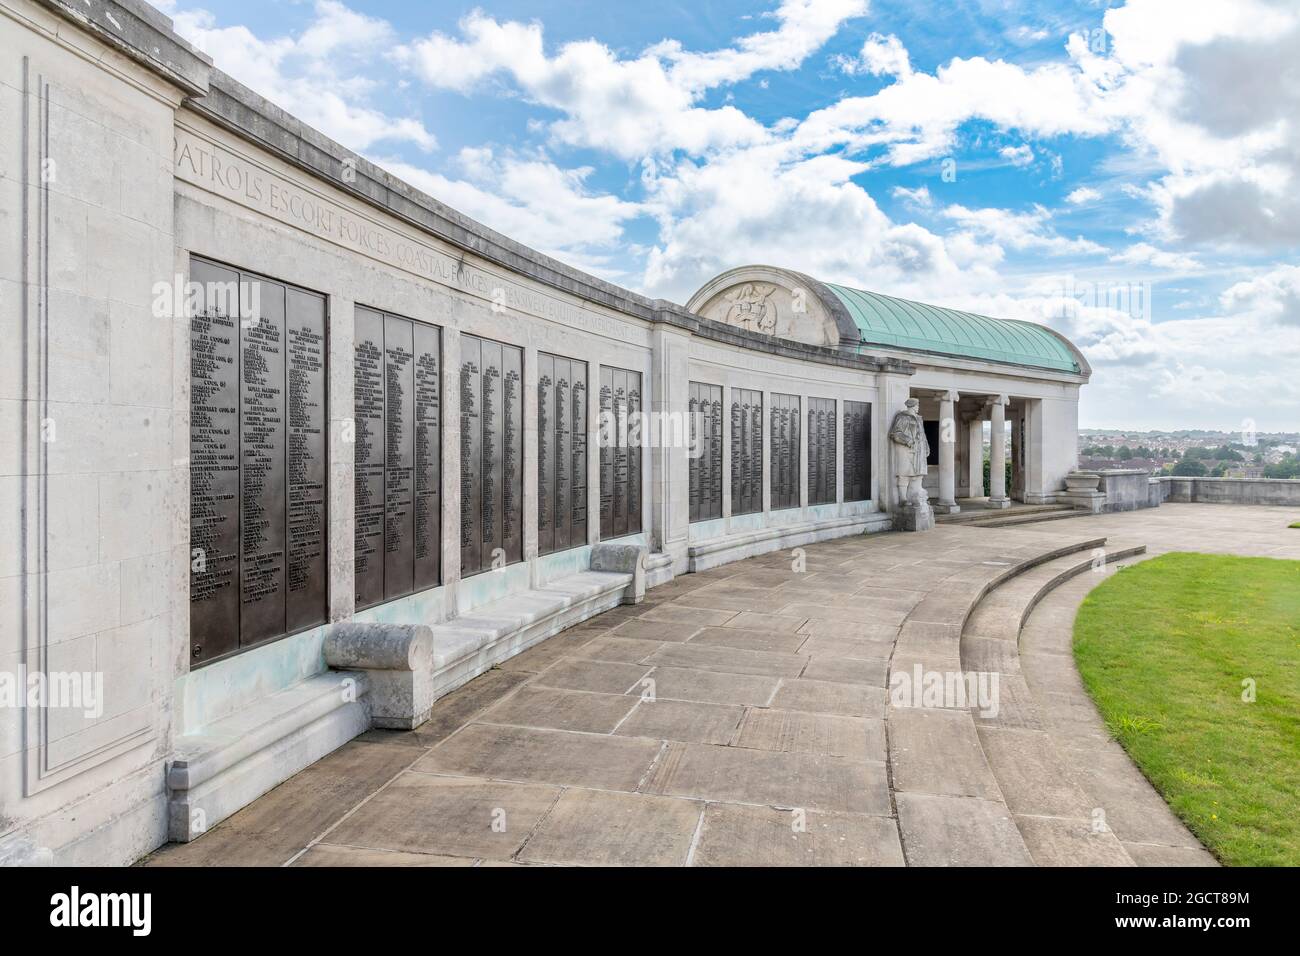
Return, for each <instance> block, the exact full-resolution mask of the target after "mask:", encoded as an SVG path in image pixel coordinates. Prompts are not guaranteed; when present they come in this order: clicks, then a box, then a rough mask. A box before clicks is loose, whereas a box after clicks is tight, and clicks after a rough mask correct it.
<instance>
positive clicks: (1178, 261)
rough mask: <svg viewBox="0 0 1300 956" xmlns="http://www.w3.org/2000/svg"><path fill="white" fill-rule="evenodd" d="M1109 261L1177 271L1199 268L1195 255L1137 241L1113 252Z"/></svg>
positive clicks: (1190, 270) (1191, 270) (1193, 270)
mask: <svg viewBox="0 0 1300 956" xmlns="http://www.w3.org/2000/svg"><path fill="white" fill-rule="evenodd" d="M1110 261H1111V262H1123V263H1127V264H1129V265H1148V266H1154V267H1155V268H1157V269H1170V270H1174V271H1178V272H1195V271H1197V270H1199V269H1200V268H1201V264H1200V263H1199V262H1197V261H1196V257H1195V256H1189V255H1185V254H1183V253H1179V252H1169V251H1167V250H1164V249H1157V248H1156V247H1155V246H1153V245H1151V244H1150V243H1149V242H1139V243H1135V244H1134V245H1131V246H1129V247H1128V248H1126V249H1122V250H1121V251H1119V252H1116V253H1113V254H1112V255H1111V257H1110Z"/></svg>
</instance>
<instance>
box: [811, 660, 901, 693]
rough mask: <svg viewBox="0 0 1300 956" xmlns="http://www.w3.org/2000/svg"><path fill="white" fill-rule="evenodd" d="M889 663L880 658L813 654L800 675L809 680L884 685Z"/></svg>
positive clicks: (886, 679) (886, 680)
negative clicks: (864, 658) (868, 658)
mask: <svg viewBox="0 0 1300 956" xmlns="http://www.w3.org/2000/svg"><path fill="white" fill-rule="evenodd" d="M888 671H889V664H888V662H887V661H882V660H860V659H858V658H852V657H829V656H825V655H820V654H819V655H814V656H813V657H812V658H811V659H810V660H809V661H808V665H807V666H806V667H805V668H804V670H803V674H802V676H803V677H805V678H807V679H809V680H829V681H839V682H841V683H845V684H868V685H870V686H872V687H884V686H885V684H886V683H887V682H888V676H889V675H888Z"/></svg>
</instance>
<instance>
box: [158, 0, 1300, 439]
mask: <svg viewBox="0 0 1300 956" xmlns="http://www.w3.org/2000/svg"><path fill="white" fill-rule="evenodd" d="M159 6H160V7H162V9H164V11H165V12H167V13H168V14H169V15H171V16H172V17H173V18H174V19H175V21H176V25H177V29H178V30H179V31H180V32H182V33H183V34H184V35H186V36H188V37H189V38H190V39H191V40H192V41H193V42H194V43H195V44H196V45H198V46H200V47H201V48H203V49H204V50H206V51H207V52H208V53H210V54H211V55H212V56H213V57H214V59H215V61H216V65H217V66H218V67H220V68H221V69H224V70H225V71H226V72H228V73H230V74H232V75H233V76H235V77H236V78H237V79H239V80H241V81H242V82H244V83H246V84H248V85H249V86H251V87H253V88H254V89H256V90H257V91H258V92H260V93H262V94H263V95H265V96H267V97H268V98H270V99H271V100H273V101H275V102H277V103H278V104H280V105H281V106H283V107H285V108H286V109H288V110H290V111H291V112H293V113H295V114H296V115H298V116H300V117H301V118H303V119H304V120H306V121H307V122H309V123H311V124H312V125H314V126H316V127H318V128H319V129H321V130H322V131H323V132H325V133H326V134H328V135H330V136H332V137H334V138H335V139H337V140H339V141H340V142H342V143H343V144H344V145H346V146H348V147H350V148H352V149H355V150H357V151H358V152H360V153H362V154H363V155H365V156H367V157H368V158H370V159H372V160H374V161H376V162H378V163H380V164H382V165H384V166H386V167H387V168H389V169H390V170H392V171H393V172H395V173H396V174H398V175H399V176H402V177H403V178H406V179H408V180H409V181H411V182H412V183H413V184H414V185H416V186H418V187H420V188H422V189H425V190H426V191H428V192H429V193H431V194H432V195H434V196H436V197H437V198H439V199H441V200H442V201H444V202H447V203H448V204H450V205H452V206H454V207H456V208H458V209H460V210H462V211H463V212H465V213H467V214H469V215H471V216H474V217H475V218H477V219H479V220H481V221H483V222H485V223H487V224H488V225H491V226H493V227H494V228H497V229H500V230H501V231H503V232H505V233H507V234H509V235H511V236H513V237H514V238H517V239H519V240H521V241H523V242H527V243H529V244H530V245H533V246H534V247H536V248H539V249H542V250H543V251H545V252H547V253H549V254H552V255H554V256H556V257H558V258H560V259H563V260H565V261H567V262H570V263H572V264H573V265H575V266H578V267H579V268H583V269H586V270H588V271H591V272H593V273H596V274H598V275H601V276H603V277H605V278H608V279H610V280H612V281H615V282H618V283H620V284H622V285H625V286H627V287H629V288H633V289H636V290H638V291H641V292H645V293H647V294H650V295H656V296H663V297H665V298H669V299H673V300H675V301H678V302H685V301H686V300H687V298H689V296H690V294H691V292H692V291H694V289H696V288H698V287H699V286H700V285H701V284H702V283H703V282H704V281H705V280H706V279H708V278H709V277H710V276H711V275H713V274H716V273H717V272H719V271H722V270H723V269H727V268H731V267H734V266H737V265H742V264H745V263H748V262H768V263H772V264H776V265H782V266H788V267H791V268H795V269H799V270H802V271H806V272H809V273H811V274H813V275H816V276H818V277H820V278H823V279H827V280H831V281H838V282H843V283H846V284H849V285H856V286H859V287H863V288H869V289H874V290H878V291H881V292H886V293H891V294H894V295H902V296H907V297H912V298H917V299H922V300H926V301H931V302H936V303H940V304H945V305H951V306H955V307H959V308H966V309H970V310H972V311H979V312H984V313H986V314H990V315H995V316H1002V317H1008V318H1021V319H1028V320H1030V321H1037V322H1043V323H1046V324H1050V325H1053V326H1054V327H1056V328H1058V329H1060V330H1061V331H1063V332H1065V333H1066V334H1067V335H1069V336H1071V338H1072V339H1073V340H1074V341H1075V342H1076V343H1078V344H1079V345H1080V347H1081V348H1082V349H1083V350H1084V352H1085V354H1087V356H1088V357H1089V360H1090V361H1091V363H1092V365H1093V367H1094V377H1093V383H1092V385H1091V386H1089V387H1088V388H1086V389H1085V390H1084V398H1083V402H1082V406H1081V424H1082V425H1083V426H1084V427H1090V426H1091V427H1143V428H1145V427H1151V428H1156V427H1160V428H1166V427H1168V428H1176V427H1217V428H1224V429H1239V428H1243V427H1249V424H1250V423H1253V425H1254V427H1256V428H1258V429H1261V430H1265V431H1267V430H1281V429H1286V430H1295V429H1300V265H1297V263H1300V257H1298V255H1297V253H1298V252H1300V7H1298V6H1297V5H1296V4H1295V3H1294V2H1287V0H1199V2H1193V0H1179V2H1175V0H1128V2H1126V3H1112V4H1109V5H1108V4H1106V3H1097V2H1091V0H1066V2H1058V3H1042V2H1035V3H1029V2H1025V3H1021V2H1016V0H965V2H961V0H958V2H954V3H945V4H929V3H925V4H922V3H904V2H899V0H874V2H868V0H768V2H750V3H742V2H694V3H682V2H677V0H670V2H660V3H635V4H633V3H610V2H603V3H601V2H588V0H577V2H566V3H556V4H545V3H521V2H491V0H488V2H482V3H479V4H472V3H462V2H458V0H451V2H442V3H437V4H427V5H411V4H408V3H398V2H368V0H367V2H362V0H351V2H342V0H260V2H257V3H252V2H247V0H197V2H193V3H191V2H188V0H171V2H167V3H160V4H159Z"/></svg>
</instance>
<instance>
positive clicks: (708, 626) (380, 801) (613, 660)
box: [148, 505, 1300, 866]
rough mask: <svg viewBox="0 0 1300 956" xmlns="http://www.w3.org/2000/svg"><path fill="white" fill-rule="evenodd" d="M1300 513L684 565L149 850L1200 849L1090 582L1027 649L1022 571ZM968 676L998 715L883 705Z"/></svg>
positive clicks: (744, 858) (1065, 595) (598, 859)
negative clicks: (1102, 651)
mask: <svg viewBox="0 0 1300 956" xmlns="http://www.w3.org/2000/svg"><path fill="white" fill-rule="evenodd" d="M1298 516H1300V515H1294V514H1289V513H1288V512H1287V511H1285V510H1284V509H1269V508H1245V507H1228V506H1209V505H1181V506H1180V505H1166V506H1164V507H1162V508H1161V509H1159V510H1158V511H1152V512H1138V513H1135V514H1127V515H1114V516H1105V517H1095V518H1093V517H1089V518H1079V519H1070V520H1066V521H1056V522H1051V523H1045V524H1041V525H1028V526H1024V527H1018V528H1007V529H988V528H984V529H981V528H973V527H972V528H967V527H961V526H941V527H938V528H936V529H934V531H932V532H929V533H926V534H922V535H899V534H887V535H875V536H869V537H855V538H846V539H840V540H838V541H833V542H827V543H824V544H820V545H813V546H809V547H808V548H806V549H804V551H805V560H806V563H805V565H804V566H803V567H802V568H796V567H795V566H793V562H792V556H791V555H790V554H789V553H787V552H780V553H774V554H771V555H767V556H764V557H761V558H755V559H751V560H749V561H745V562H740V563H737V564H734V565H729V566H726V567H723V568H719V569H716V570H713V571H710V572H705V573H702V574H694V575H686V576H683V577H680V578H678V579H676V580H675V581H673V582H671V583H670V584H667V585H664V586H662V587H659V588H655V589H654V590H653V591H651V592H650V594H649V595H648V596H647V600H646V602H645V603H644V604H642V605H638V606H636V607H624V608H618V609H616V610H613V611H610V612H608V613H606V614H604V615H601V616H600V617H598V618H595V619H593V620H591V621H589V622H587V623H585V624H583V625H581V626H579V627H577V628H574V629H572V630H569V631H566V632H564V633H563V634H560V635H557V636H556V637H554V638H551V639H550V640H548V641H545V642H544V643H542V644H541V645H538V646H537V647H535V648H533V649H531V650H529V651H527V652H525V653H524V654H522V655H519V656H518V657H516V658H514V659H512V660H510V661H508V662H507V663H506V664H504V665H503V666H502V667H500V668H499V669H495V670H492V671H490V672H488V673H487V674H484V675H483V676H481V677H480V678H478V679H476V680H475V681H472V682H471V683H470V684H468V685H466V686H465V687H463V688H461V689H460V690H458V691H456V692H455V693H453V694H451V695H449V696H448V697H446V698H444V699H443V700H442V701H440V702H439V703H438V704H437V705H436V707H435V709H434V713H433V716H432V718H431V719H430V720H429V721H428V722H427V723H426V724H424V725H423V726H422V727H420V728H418V729H417V730H414V731H411V732H397V731H371V732H369V733H367V734H365V735H363V736H362V737H360V738H358V739H357V740H355V741H353V742H352V743H350V744H348V745H346V746H344V747H343V748H341V749H340V750H338V751H336V752H335V753H334V754H331V755H330V756H329V757H327V758H325V759H324V760H322V761H320V762H319V763H317V764H315V765H314V766H312V767H310V768H308V769H307V770H305V771H303V772H302V773H300V774H298V775H297V776H295V777H294V778H292V779H291V780H289V781H287V782H286V783H285V784H283V785H281V786H280V787H278V788H277V789H275V790H274V791H272V792H271V793H269V794H267V795H266V796H264V797H262V798H261V799H260V800H258V801H256V802H255V803H254V804H252V805H251V806H249V807H247V808H246V809H244V810H243V811H241V812H240V813H238V814H236V815H235V816H233V817H232V818H231V819H229V820H228V821H226V822H225V823H223V824H221V825H220V826H218V827H217V828H215V829H214V830H213V832H211V833H209V834H207V835H206V836H204V837H202V838H201V839H199V840H197V841H195V842H194V843H191V844H188V845H184V846H170V847H167V848H164V849H163V850H161V851H159V852H158V853H156V854H154V855H153V856H152V857H151V858H150V859H149V861H148V862H149V863H151V864H154V865H212V864H254V865H257V864H260V865H279V864H284V863H292V864H295V865H332V864H352V865H364V864H378V865H384V864H387V865H448V866H471V865H501V864H634V865H649V864H659V865H683V864H690V865H697V866H698V865H718V864H732V865H773V864H805V865H874V866H882V865H901V864H904V863H906V864H911V865H936V864H937V865H943V864H963V863H1007V864H1032V863H1049V862H1090V863H1113V864H1128V863H1130V862H1132V861H1136V862H1139V863H1171V862H1208V860H1207V857H1208V855H1207V854H1205V853H1204V851H1203V850H1200V849H1199V848H1198V847H1197V846H1196V845H1195V841H1194V840H1192V839H1191V838H1190V836H1189V835H1188V834H1186V831H1185V830H1183V829H1182V827H1181V825H1180V824H1178V823H1177V821H1176V820H1173V818H1172V815H1170V814H1169V812H1168V810H1167V808H1165V806H1164V804H1163V803H1162V802H1161V801H1160V800H1159V798H1158V797H1157V796H1155V794H1154V792H1153V791H1151V790H1150V787H1149V786H1148V785H1147V784H1146V781H1145V780H1144V779H1143V778H1142V777H1141V775H1140V774H1138V773H1137V771H1136V769H1135V768H1133V766H1132V764H1131V763H1129V762H1128V758H1127V757H1126V756H1125V755H1124V754H1123V752H1122V751H1119V750H1118V748H1116V747H1115V745H1114V744H1113V743H1111V742H1110V741H1108V740H1107V739H1105V737H1104V731H1102V730H1100V729H1099V726H1100V725H1099V723H1097V718H1096V713H1095V711H1094V710H1093V709H1092V705H1091V703H1090V701H1088V700H1087V698H1086V696H1082V695H1083V691H1082V688H1081V686H1078V678H1077V676H1076V675H1074V674H1073V665H1072V661H1071V660H1070V658H1069V656H1068V641H1069V628H1070V624H1071V622H1072V620H1073V606H1074V605H1073V604H1072V603H1071V602H1074V603H1075V604H1077V601H1078V600H1079V599H1081V595H1082V594H1083V593H1085V592H1086V590H1087V589H1088V588H1090V587H1091V586H1093V585H1095V583H1096V582H1097V580H1099V579H1100V576H1099V575H1093V574H1091V573H1085V574H1083V575H1080V576H1079V577H1076V578H1074V579H1072V581H1071V582H1069V583H1068V584H1065V585H1064V586H1062V587H1061V588H1058V589H1056V590H1054V591H1051V592H1049V593H1048V594H1047V597H1046V598H1045V599H1044V600H1043V601H1042V603H1041V604H1039V605H1038V607H1037V608H1036V609H1035V610H1034V612H1033V614H1032V615H1029V617H1028V620H1027V623H1026V629H1025V632H1024V637H1023V639H1022V640H1021V641H1017V640H1016V638H1015V637H1012V638H1011V639H1010V641H1009V643H1008V641H1007V638H1006V634H1007V628H1008V627H1009V626H1010V624H1009V622H1011V621H1012V620H1013V619H1014V621H1015V630H1016V632H1017V633H1018V632H1019V622H1020V619H1021V617H1022V616H1023V615H1024V613H1025V612H1026V611H1027V610H1028V608H1027V607H1026V606H1024V601H1025V600H1026V599H1028V598H1032V597H1034V596H1036V595H1037V593H1038V591H1037V590H1036V589H1035V588H1034V587H1033V586H1032V582H1035V581H1036V582H1037V583H1038V584H1039V585H1041V584H1043V582H1045V581H1047V580H1048V579H1049V578H1050V577H1051V576H1052V574H1053V573H1058V572H1059V571H1060V569H1064V568H1070V567H1077V566H1078V565H1079V562H1081V561H1083V562H1087V561H1088V560H1090V558H1091V555H1092V546H1093V545H1094V544H1095V543H1096V539H1097V538H1099V537H1104V536H1109V537H1110V538H1111V541H1110V542H1108V544H1107V547H1108V548H1112V549H1113V548H1116V547H1119V546H1120V545H1121V543H1122V544H1124V545H1127V544H1130V543H1134V542H1136V543H1145V544H1146V545H1147V546H1148V548H1149V550H1150V551H1151V552H1158V551H1161V550H1169V549H1175V548H1178V549H1186V550H1193V549H1194V550H1215V551H1233V552H1238V553H1248V554H1266V555H1271V556H1275V557H1289V558H1300V531H1288V530H1286V529H1285V528H1284V525H1285V524H1286V523H1287V522H1288V521H1290V520H1294V519H1295V518H1296V517H1298ZM1066 552H1069V553H1066ZM1056 555H1059V556H1056ZM1043 559H1046V563H1039V564H1038V566H1037V569H1036V570H1034V569H1029V570H1025V567H1024V566H1025V565H1027V564H1030V563H1033V562H1042V561H1043ZM1020 570H1024V573H1023V574H1018V575H1016V576H1015V577H1007V576H1008V575H1009V574H1010V573H1011V572H1012V571H1020ZM1033 575H1036V576H1037V577H1031V576H1033ZM1004 579H1005V580H1004ZM1027 582H1031V583H1027ZM999 585H1000V586H999ZM990 588H994V589H993V590H990ZM972 612H973V613H972ZM968 616H969V618H968ZM999 642H1001V643H999ZM975 665H978V667H979V668H980V669H984V670H988V671H995V672H998V673H999V675H1000V677H1001V678H1002V685H1001V705H1000V711H999V715H998V717H997V718H994V719H991V720H990V719H986V718H983V717H975V716H973V715H972V712H971V711H970V710H969V709H968V708H963V707H952V708H948V709H932V708H928V707H926V708H900V707H893V706H888V699H887V698H888V695H887V692H886V690H885V688H886V687H887V686H888V678H889V674H890V671H891V668H892V670H894V671H906V672H909V673H911V672H912V671H913V670H914V669H915V668H916V667H917V666H920V667H922V669H923V670H926V671H929V670H934V671H939V672H944V673H947V672H956V671H958V670H960V669H961V668H962V667H965V668H966V669H968V670H970V669H975ZM1071 678H1072V679H1073V682H1074V684H1073V686H1072V685H1071V684H1070V679H1071ZM1071 692H1073V696H1072V695H1071ZM1099 807H1100V808H1102V810H1103V811H1104V812H1103V819H1104V820H1105V821H1106V822H1107V823H1108V827H1107V828H1103V829H1102V830H1100V831H1098V830H1097V829H1096V828H1095V827H1093V826H1092V825H1091V824H1092V821H1093V820H1095V819H1096V814H1095V811H1096V810H1097V808H1099ZM1171 821H1172V826H1171V825H1170V822H1171Z"/></svg>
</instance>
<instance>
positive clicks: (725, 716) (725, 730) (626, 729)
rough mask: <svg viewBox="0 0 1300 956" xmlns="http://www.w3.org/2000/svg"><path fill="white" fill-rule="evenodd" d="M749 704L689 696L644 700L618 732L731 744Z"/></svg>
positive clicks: (629, 735) (628, 734)
mask: <svg viewBox="0 0 1300 956" xmlns="http://www.w3.org/2000/svg"><path fill="white" fill-rule="evenodd" d="M744 714H745V708H744V707H741V706H739V705H735V704H704V703H698V702H694V701H685V700H667V699H666V698H663V697H660V698H657V699H655V700H642V701H640V702H639V703H638V704H637V707H636V709H635V710H634V711H632V713H631V714H629V715H628V717H627V719H626V720H624V721H623V722H622V723H621V724H619V725H618V728H617V730H616V731H615V733H618V734H621V735H623V736H625V737H650V738H653V739H655V740H679V741H682V742H683V743H694V744H728V743H730V742H731V740H732V738H733V737H734V736H735V734H736V728H737V727H739V726H740V721H741V718H742V717H743V716H744Z"/></svg>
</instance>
